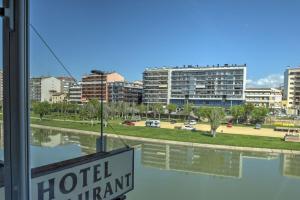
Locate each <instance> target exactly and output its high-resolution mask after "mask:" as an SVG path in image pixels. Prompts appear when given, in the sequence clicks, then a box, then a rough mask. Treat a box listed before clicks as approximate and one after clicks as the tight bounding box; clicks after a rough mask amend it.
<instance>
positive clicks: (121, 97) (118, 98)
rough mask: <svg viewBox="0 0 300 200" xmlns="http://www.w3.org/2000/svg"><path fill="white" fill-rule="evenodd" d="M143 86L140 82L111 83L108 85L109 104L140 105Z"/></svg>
mask: <svg viewBox="0 0 300 200" xmlns="http://www.w3.org/2000/svg"><path fill="white" fill-rule="evenodd" d="M142 95H143V84H142V83H141V82H137V81H136V82H133V83H130V82H125V81H118V82H111V83H108V101H109V102H127V103H135V104H140V103H142Z"/></svg>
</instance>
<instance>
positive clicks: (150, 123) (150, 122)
mask: <svg viewBox="0 0 300 200" xmlns="http://www.w3.org/2000/svg"><path fill="white" fill-rule="evenodd" d="M145 126H147V127H155V128H160V121H159V120H147V121H146V122H145Z"/></svg>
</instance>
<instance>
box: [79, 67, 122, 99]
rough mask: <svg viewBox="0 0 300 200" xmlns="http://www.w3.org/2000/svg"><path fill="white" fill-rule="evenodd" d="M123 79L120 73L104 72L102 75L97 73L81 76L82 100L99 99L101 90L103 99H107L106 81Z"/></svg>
mask: <svg viewBox="0 0 300 200" xmlns="http://www.w3.org/2000/svg"><path fill="white" fill-rule="evenodd" d="M116 81H124V77H123V76H121V75H120V74H118V73H116V72H113V73H106V74H104V75H103V76H101V75H98V74H90V75H86V76H83V77H82V102H87V101H89V100H90V99H100V97H101V90H102V97H103V100H104V101H106V102H107V101H108V83H111V82H116Z"/></svg>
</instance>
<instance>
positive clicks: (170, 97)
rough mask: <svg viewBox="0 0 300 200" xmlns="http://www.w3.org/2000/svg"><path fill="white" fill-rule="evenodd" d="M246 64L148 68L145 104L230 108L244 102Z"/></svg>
mask: <svg viewBox="0 0 300 200" xmlns="http://www.w3.org/2000/svg"><path fill="white" fill-rule="evenodd" d="M246 72H247V68H246V65H228V64H225V65H223V66H220V65H216V66H214V65H213V66H198V65H196V66H192V65H188V66H183V67H170V68H168V67H163V68H151V69H146V70H145V71H144V73H143V84H144V96H143V102H144V103H164V104H168V103H174V104H177V105H183V104H185V103H186V102H187V101H188V102H189V103H193V104H194V105H197V106H200V105H211V106H231V105H238V104H242V103H243V102H244V101H245V89H246V88H245V87H246Z"/></svg>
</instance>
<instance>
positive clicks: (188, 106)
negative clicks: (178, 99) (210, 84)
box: [183, 103, 194, 118]
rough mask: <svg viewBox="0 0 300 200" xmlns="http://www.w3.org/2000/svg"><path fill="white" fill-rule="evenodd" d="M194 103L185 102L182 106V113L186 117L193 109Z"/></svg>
mask: <svg viewBox="0 0 300 200" xmlns="http://www.w3.org/2000/svg"><path fill="white" fill-rule="evenodd" d="M193 107H194V104H192V103H189V104H185V105H184V107H183V114H184V115H185V116H186V118H188V117H189V116H190V114H191V112H192V110H193Z"/></svg>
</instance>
